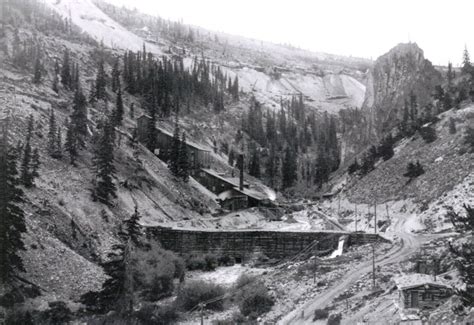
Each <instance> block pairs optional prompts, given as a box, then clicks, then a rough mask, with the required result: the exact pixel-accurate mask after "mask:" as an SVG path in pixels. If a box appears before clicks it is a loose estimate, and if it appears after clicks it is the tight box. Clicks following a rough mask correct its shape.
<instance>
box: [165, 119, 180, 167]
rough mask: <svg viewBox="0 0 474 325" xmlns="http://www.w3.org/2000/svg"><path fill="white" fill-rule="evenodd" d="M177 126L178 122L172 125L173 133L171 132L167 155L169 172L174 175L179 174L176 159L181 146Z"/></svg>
mask: <svg viewBox="0 0 474 325" xmlns="http://www.w3.org/2000/svg"><path fill="white" fill-rule="evenodd" d="M179 133H180V132H179V126H178V122H176V124H175V127H174V134H173V141H172V144H171V152H170V156H169V163H168V168H169V169H170V171H171V173H172V174H173V175H175V176H179V166H178V159H179V150H180V148H181V139H180V137H179Z"/></svg>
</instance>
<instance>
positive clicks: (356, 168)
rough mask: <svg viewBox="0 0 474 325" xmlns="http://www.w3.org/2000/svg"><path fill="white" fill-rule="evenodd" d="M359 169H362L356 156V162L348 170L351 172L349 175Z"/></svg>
mask: <svg viewBox="0 0 474 325" xmlns="http://www.w3.org/2000/svg"><path fill="white" fill-rule="evenodd" d="M359 169H360V165H359V162H358V161H357V158H355V159H354V162H353V163H352V164H350V165H349V167H348V169H347V172H348V173H349V175H352V174H354V173H356V172H357V171H358V170H359Z"/></svg>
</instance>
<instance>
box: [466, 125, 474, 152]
mask: <svg viewBox="0 0 474 325" xmlns="http://www.w3.org/2000/svg"><path fill="white" fill-rule="evenodd" d="M464 144H466V145H467V146H468V148H469V149H470V151H471V152H474V127H471V126H468V127H467V128H466V133H465V134H464Z"/></svg>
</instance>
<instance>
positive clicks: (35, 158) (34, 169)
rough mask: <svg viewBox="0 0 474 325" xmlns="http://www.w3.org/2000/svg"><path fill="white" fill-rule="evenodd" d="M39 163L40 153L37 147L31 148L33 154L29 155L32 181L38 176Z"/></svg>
mask: <svg viewBox="0 0 474 325" xmlns="http://www.w3.org/2000/svg"><path fill="white" fill-rule="evenodd" d="M40 165H41V161H40V155H39V150H38V148H35V149H34V150H33V155H32V157H31V178H32V179H33V181H34V180H35V179H36V178H38V177H39V168H40Z"/></svg>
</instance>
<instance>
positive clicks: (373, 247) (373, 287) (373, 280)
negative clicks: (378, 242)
mask: <svg viewBox="0 0 474 325" xmlns="http://www.w3.org/2000/svg"><path fill="white" fill-rule="evenodd" d="M372 291H375V244H374V243H372Z"/></svg>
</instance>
